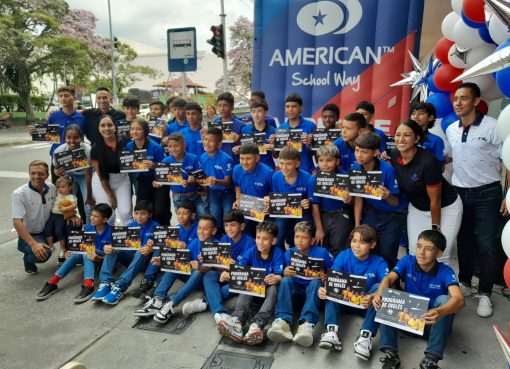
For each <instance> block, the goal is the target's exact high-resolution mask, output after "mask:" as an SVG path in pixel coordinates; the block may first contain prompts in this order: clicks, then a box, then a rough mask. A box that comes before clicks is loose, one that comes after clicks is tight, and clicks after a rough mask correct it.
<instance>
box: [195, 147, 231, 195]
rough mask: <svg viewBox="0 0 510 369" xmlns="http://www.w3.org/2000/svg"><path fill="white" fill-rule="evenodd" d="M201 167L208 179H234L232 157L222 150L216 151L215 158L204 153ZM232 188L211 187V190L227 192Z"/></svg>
mask: <svg viewBox="0 0 510 369" xmlns="http://www.w3.org/2000/svg"><path fill="white" fill-rule="evenodd" d="M200 166H201V167H202V170H203V171H204V173H205V174H206V176H207V177H214V178H216V179H220V180H221V179H225V177H232V170H233V166H234V161H233V160H232V158H231V157H230V156H228V155H227V154H226V153H224V152H223V151H222V150H218V151H216V153H215V154H214V155H213V156H209V154H208V153H206V152H205V153H203V154H202V156H201V157H200ZM230 187H231V186H228V187H227V186H219V185H216V186H211V190H215V191H219V190H227V189H228V188H230Z"/></svg>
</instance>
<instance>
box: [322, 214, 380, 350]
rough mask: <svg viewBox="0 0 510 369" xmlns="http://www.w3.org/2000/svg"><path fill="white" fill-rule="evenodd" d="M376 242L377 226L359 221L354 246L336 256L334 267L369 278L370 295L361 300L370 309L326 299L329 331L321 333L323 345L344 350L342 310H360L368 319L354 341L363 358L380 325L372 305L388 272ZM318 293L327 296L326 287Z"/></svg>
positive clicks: (324, 347)
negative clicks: (376, 248)
mask: <svg viewBox="0 0 510 369" xmlns="http://www.w3.org/2000/svg"><path fill="white" fill-rule="evenodd" d="M376 244H377V233H376V232H375V230H374V229H373V228H372V227H369V226H367V225H365V224H363V225H360V226H358V227H356V228H354V229H353V230H352V233H351V248H349V249H346V250H344V251H342V252H341V253H340V254H338V256H337V257H336V258H335V261H334V262H333V266H332V267H331V269H333V270H336V271H338V272H344V273H349V274H354V275H357V276H363V277H366V278H367V279H366V281H367V286H366V293H367V295H366V296H364V299H363V300H362V302H361V305H362V306H363V307H364V308H365V309H367V310H361V309H356V308H350V307H349V306H345V305H340V304H338V303H336V302H333V301H329V300H327V301H326V304H325V305H326V312H325V314H324V324H325V325H326V329H327V331H326V333H323V334H322V336H321V341H320V343H319V347H320V348H323V349H326V350H336V351H340V350H342V342H341V341H340V338H339V336H340V332H339V325H340V324H339V323H340V312H342V313H344V312H349V313H356V314H360V313H361V314H363V315H365V319H364V320H363V324H362V325H361V330H360V333H359V336H358V338H357V339H356V342H355V343H354V354H355V355H356V356H357V357H359V358H361V359H363V360H368V359H369V358H370V354H371V352H372V338H373V337H375V335H376V333H377V329H378V327H379V324H378V323H375V321H374V318H375V309H374V308H373V307H372V298H373V297H374V295H375V292H377V288H378V287H379V283H380V282H381V281H382V280H383V278H384V277H386V275H388V265H387V264H386V262H385V261H384V259H383V258H382V257H380V256H377V255H376V254H375V253H374V252H373V251H374V248H375V246H376ZM319 297H320V298H321V299H322V300H325V299H326V288H325V287H321V288H320V289H319Z"/></svg>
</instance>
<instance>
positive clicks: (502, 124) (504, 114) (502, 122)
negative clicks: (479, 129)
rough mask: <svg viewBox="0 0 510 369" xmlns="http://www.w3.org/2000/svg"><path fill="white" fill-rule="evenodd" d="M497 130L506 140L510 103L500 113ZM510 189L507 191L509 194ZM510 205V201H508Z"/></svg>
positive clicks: (508, 130)
mask: <svg viewBox="0 0 510 369" xmlns="http://www.w3.org/2000/svg"><path fill="white" fill-rule="evenodd" d="M496 132H498V135H499V138H501V141H504V140H505V139H506V138H507V137H508V135H510V105H507V106H506V107H505V108H504V109H503V110H501V113H499V117H498V123H497V124H496ZM508 194H510V191H508V192H507V196H508ZM507 203H508V206H510V201H507Z"/></svg>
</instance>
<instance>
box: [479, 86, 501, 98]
mask: <svg viewBox="0 0 510 369" xmlns="http://www.w3.org/2000/svg"><path fill="white" fill-rule="evenodd" d="M502 97H503V93H502V92H501V90H500V89H499V87H498V85H497V84H496V83H495V84H494V85H493V86H492V87H491V88H489V89H487V90H485V91H484V92H482V99H484V100H485V101H486V102H489V101H494V100H497V99H501V98H502Z"/></svg>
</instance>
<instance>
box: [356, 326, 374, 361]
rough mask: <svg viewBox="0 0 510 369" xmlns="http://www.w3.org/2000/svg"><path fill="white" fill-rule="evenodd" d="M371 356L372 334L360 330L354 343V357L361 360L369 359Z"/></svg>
mask: <svg viewBox="0 0 510 369" xmlns="http://www.w3.org/2000/svg"><path fill="white" fill-rule="evenodd" d="M371 354H372V332H370V331H367V330H365V329H362V330H361V331H360V332H359V336H358V339H357V340H356V342H354V355H356V356H357V357H359V358H360V359H362V360H368V359H370V355H371Z"/></svg>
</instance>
